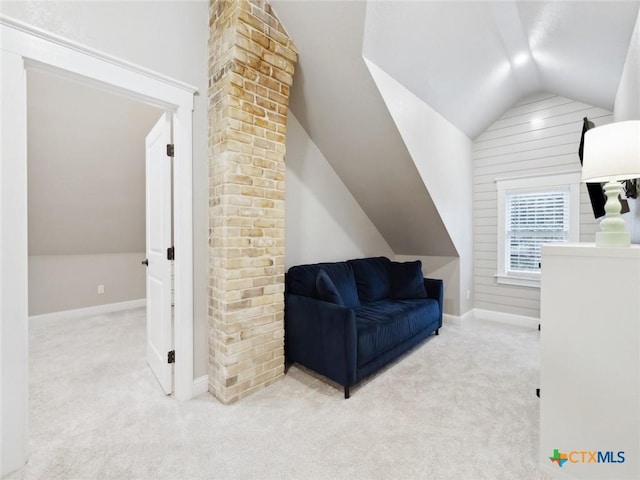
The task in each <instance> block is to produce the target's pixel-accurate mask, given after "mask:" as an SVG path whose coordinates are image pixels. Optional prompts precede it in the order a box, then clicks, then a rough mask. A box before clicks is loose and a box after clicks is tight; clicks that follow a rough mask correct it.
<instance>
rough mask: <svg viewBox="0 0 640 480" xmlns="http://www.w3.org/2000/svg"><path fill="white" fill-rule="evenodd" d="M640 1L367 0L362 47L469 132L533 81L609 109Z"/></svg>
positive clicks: (534, 87)
mask: <svg viewBox="0 0 640 480" xmlns="http://www.w3.org/2000/svg"><path fill="white" fill-rule="evenodd" d="M639 5H640V2H638V1H622V2H615V1H607V2H593V1H547V2H542V1H535V2H513V1H511V2H505V1H494V2H430V1H426V2H367V15H366V18H365V36H364V45H363V54H364V55H365V56H366V57H367V58H369V59H370V60H372V61H373V62H375V63H376V64H377V65H378V66H379V67H380V68H382V69H383V70H385V71H386V72H387V73H388V74H390V75H392V76H393V77H395V78H396V79H397V80H398V81H399V82H400V83H402V84H404V85H405V86H406V87H407V88H408V89H409V90H411V91H412V92H413V93H415V94H416V95H417V96H418V97H420V98H422V99H423V100H424V101H425V102H426V103H428V104H429V105H430V106H431V107H433V108H434V109H435V110H437V111H438V112H440V113H441V114H442V115H443V116H444V117H445V118H447V119H448V120H449V121H450V122H451V123H453V124H454V125H456V126H457V127H458V128H459V129H460V130H462V131H463V132H464V133H466V134H467V136H469V137H470V138H472V139H473V138H475V137H477V136H478V135H479V134H480V133H482V132H483V131H484V130H485V129H486V128H487V127H488V126H489V125H491V124H492V123H493V122H494V121H495V120H496V119H497V118H498V117H500V115H502V114H503V113H504V112H505V111H506V110H508V109H509V108H510V107H511V106H512V105H513V103H514V102H515V101H517V100H518V99H520V98H522V97H523V96H525V95H529V94H531V93H535V92H538V91H549V92H553V93H556V94H558V95H562V96H565V97H569V98H573V99H575V100H579V101H581V102H584V103H588V104H591V105H594V106H598V107H601V108H606V109H608V110H611V109H613V102H614V99H615V95H616V91H617V89H618V84H619V82H620V75H621V73H622V67H623V65H624V61H625V57H626V54H627V50H628V47H629V39H630V37H631V33H632V31H633V27H634V24H635V21H636V18H637V15H638V7H639ZM301 61H302V58H301Z"/></svg>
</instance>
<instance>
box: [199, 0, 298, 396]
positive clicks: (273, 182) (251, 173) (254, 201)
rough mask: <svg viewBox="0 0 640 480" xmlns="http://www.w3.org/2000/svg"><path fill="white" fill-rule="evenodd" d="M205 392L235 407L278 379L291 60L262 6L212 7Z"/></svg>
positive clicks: (283, 36) (217, 1) (290, 49)
mask: <svg viewBox="0 0 640 480" xmlns="http://www.w3.org/2000/svg"><path fill="white" fill-rule="evenodd" d="M209 25H210V37H209V172H210V173H209V188H210V190H209V199H210V200H209V201H210V203H209V248H210V268H209V391H210V392H211V393H213V394H214V395H215V396H216V397H217V398H218V399H219V400H220V401H222V402H223V403H232V402H235V401H237V400H239V399H241V398H243V397H245V396H247V395H249V394H251V393H253V392H254V391H256V390H258V389H260V388H263V387H265V386H267V385H269V384H270V383H273V382H274V381H275V380H277V379H278V378H280V377H281V376H282V375H283V372H284V293H283V292H284V247H285V245H284V192H285V184H284V173H285V164H284V154H285V135H286V123H287V112H288V100H289V87H290V86H291V83H292V80H293V72H294V67H295V64H296V61H297V51H296V48H295V46H294V45H293V43H292V42H291V40H290V39H289V37H288V35H287V33H286V31H285V29H284V28H283V27H282V25H281V24H280V22H279V21H278V19H277V18H276V16H275V14H274V13H273V11H272V10H271V6H270V5H269V3H267V2H266V1H265V0H212V1H211V4H210V19H209Z"/></svg>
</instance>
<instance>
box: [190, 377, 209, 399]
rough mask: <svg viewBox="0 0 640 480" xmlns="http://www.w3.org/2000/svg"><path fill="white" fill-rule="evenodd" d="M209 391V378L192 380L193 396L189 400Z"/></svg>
mask: <svg viewBox="0 0 640 480" xmlns="http://www.w3.org/2000/svg"><path fill="white" fill-rule="evenodd" d="M208 391H209V376H208V375H202V376H201V377H198V378H194V379H193V394H192V397H191V398H196V397H199V396H200V395H202V394H203V393H207V392H208Z"/></svg>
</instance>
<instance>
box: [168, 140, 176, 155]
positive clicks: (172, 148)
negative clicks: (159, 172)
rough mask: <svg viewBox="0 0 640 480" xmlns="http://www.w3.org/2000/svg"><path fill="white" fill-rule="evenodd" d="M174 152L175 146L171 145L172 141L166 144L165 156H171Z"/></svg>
mask: <svg viewBox="0 0 640 480" xmlns="http://www.w3.org/2000/svg"><path fill="white" fill-rule="evenodd" d="M174 152H175V148H174V147H173V143H168V144H167V157H173V155H174Z"/></svg>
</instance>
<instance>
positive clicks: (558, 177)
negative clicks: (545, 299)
mask: <svg viewBox="0 0 640 480" xmlns="http://www.w3.org/2000/svg"><path fill="white" fill-rule="evenodd" d="M581 177H582V175H581V172H579V171H571V172H560V173H558V172H554V173H548V174H542V175H528V176H522V177H512V178H499V179H496V180H495V182H496V190H497V194H498V198H497V202H498V205H497V206H498V208H497V211H498V221H497V229H498V235H497V240H498V241H497V272H496V274H495V278H496V282H497V283H499V284H505V285H518V286H523V287H533V288H540V272H511V271H507V265H508V261H507V254H508V252H507V248H506V247H507V245H506V238H507V231H506V227H507V218H506V213H507V212H506V200H507V195H509V194H526V193H537V192H540V193H542V192H545V191H566V192H568V193H569V235H568V241H569V242H578V241H579V239H580V182H581Z"/></svg>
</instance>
